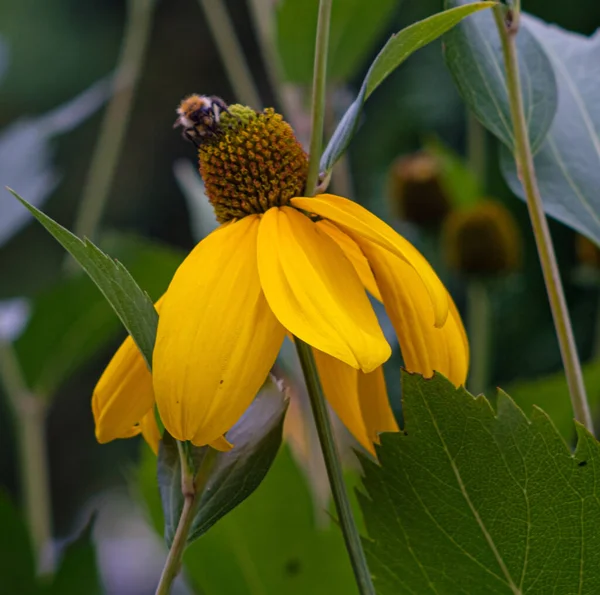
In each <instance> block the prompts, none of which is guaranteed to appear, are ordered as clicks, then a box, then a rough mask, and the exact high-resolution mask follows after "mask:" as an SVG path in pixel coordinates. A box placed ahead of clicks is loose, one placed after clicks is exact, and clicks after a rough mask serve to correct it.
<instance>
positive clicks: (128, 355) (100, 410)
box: [92, 337, 154, 444]
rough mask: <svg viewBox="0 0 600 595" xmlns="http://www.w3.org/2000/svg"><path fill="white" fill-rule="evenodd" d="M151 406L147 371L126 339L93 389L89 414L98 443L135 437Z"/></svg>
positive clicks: (135, 349)
mask: <svg viewBox="0 0 600 595" xmlns="http://www.w3.org/2000/svg"><path fill="white" fill-rule="evenodd" d="M153 405H154V391H153V390H152V376H151V375H150V370H148V367H147V366H146V362H145V361H144V358H143V357H142V354H141V353H140V350H139V349H138V348H137V345H136V344H135V343H134V342H133V339H132V338H131V337H127V339H125V341H124V342H123V343H122V344H121V346H120V347H119V349H117V351H116V353H115V355H114V356H113V358H112V359H111V360H110V362H109V364H108V366H106V369H105V370H104V373H103V374H102V376H101V377H100V380H98V383H97V384H96V388H94V393H93V396H92V411H93V413H94V422H95V424H96V438H97V440H98V442H100V443H101V444H104V443H105V442H110V441H111V440H115V439H116V438H130V437H131V436H135V435H136V434H139V433H140V428H139V426H137V424H138V423H139V422H140V420H141V419H142V418H143V417H144V415H146V413H148V411H151V410H152V407H153Z"/></svg>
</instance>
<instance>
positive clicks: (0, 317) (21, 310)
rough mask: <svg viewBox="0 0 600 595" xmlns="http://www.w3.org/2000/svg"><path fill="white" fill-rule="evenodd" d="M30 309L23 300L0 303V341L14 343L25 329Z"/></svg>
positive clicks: (16, 299)
mask: <svg viewBox="0 0 600 595" xmlns="http://www.w3.org/2000/svg"><path fill="white" fill-rule="evenodd" d="M30 314H31V307H30V304H29V301H28V300H26V299H25V298H13V299H10V300H1V301H0V341H9V342H13V341H16V339H17V338H18V337H20V336H21V333H22V332H23V330H24V329H25V326H26V325H27V322H28V320H29V316H30Z"/></svg>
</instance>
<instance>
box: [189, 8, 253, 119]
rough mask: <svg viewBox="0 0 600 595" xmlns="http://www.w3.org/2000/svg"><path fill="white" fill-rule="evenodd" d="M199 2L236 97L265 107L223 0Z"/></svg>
mask: <svg viewBox="0 0 600 595" xmlns="http://www.w3.org/2000/svg"><path fill="white" fill-rule="evenodd" d="M198 2H199V3H200V6H201V7H202V9H203V10H204V14H205V15H206V20H207V21H208V26H209V27H210V30H211V33H212V35H213V38H214V40H215V43H216V44H217V49H218V50H219V55H220V56H221V60H222V61H223V66H224V67H225V70H226V71H227V77H228V79H229V83H230V85H231V87H232V89H233V92H234V94H235V97H236V99H237V101H239V102H240V103H243V104H244V105H248V106H250V107H252V108H254V109H257V110H260V109H262V102H261V100H260V94H259V92H258V89H257V87H256V85H255V83H254V80H253V78H252V75H251V74H250V68H249V67H248V63H247V62H246V58H245V57H244V51H243V50H242V46H241V45H240V42H239V40H238V38H237V35H236V33H235V29H234V27H233V23H232V22H231V19H230V18H229V14H228V12H227V9H226V8H225V4H224V3H223V0H198Z"/></svg>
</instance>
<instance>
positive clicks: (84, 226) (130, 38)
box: [74, 0, 156, 239]
mask: <svg viewBox="0 0 600 595" xmlns="http://www.w3.org/2000/svg"><path fill="white" fill-rule="evenodd" d="M155 4H156V0H129V17H128V19H127V24H126V28H125V33H124V37H123V43H122V46H121V53H120V56H119V64H118V67H117V74H116V76H115V80H114V83H113V85H114V95H113V97H112V99H111V100H110V102H109V104H108V107H107V108H106V113H105V114H104V119H103V121H102V126H101V129H100V137H99V138H98V142H97V143H96V147H95V149H94V154H93V157H92V163H91V165H90V169H89V172H88V176H87V180H86V183H85V187H84V192H83V197H82V199H81V204H80V207H79V212H78V213H77V218H76V220H75V225H74V233H75V235H77V236H79V237H84V236H85V237H88V238H90V239H93V238H94V235H95V234H96V232H97V229H98V225H99V223H100V221H101V219H102V214H103V212H104V208H105V206H106V202H107V200H108V194H109V192H110V189H111V187H112V183H113V179H114V177H115V172H116V169H117V164H118V163H119V159H120V157H121V152H122V149H123V144H124V140H125V132H126V130H127V124H128V122H129V118H130V115H131V110H132V107H133V99H134V96H135V92H136V89H137V85H138V82H139V79H140V74H141V72H142V65H143V62H144V56H145V54H146V47H147V45H148V39H149V37H150V30H151V26H152V14H153V10H154V6H155Z"/></svg>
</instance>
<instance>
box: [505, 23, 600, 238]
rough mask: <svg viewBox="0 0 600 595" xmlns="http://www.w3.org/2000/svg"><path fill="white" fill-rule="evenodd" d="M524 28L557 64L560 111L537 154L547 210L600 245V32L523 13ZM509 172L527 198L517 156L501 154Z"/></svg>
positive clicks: (514, 186)
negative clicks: (563, 26)
mask: <svg viewBox="0 0 600 595" xmlns="http://www.w3.org/2000/svg"><path fill="white" fill-rule="evenodd" d="M522 23H523V27H524V28H525V29H526V30H527V31H528V32H530V34H532V36H533V37H535V39H536V40H537V41H538V42H539V44H540V45H541V46H542V48H543V49H544V51H545V52H546V54H547V55H548V57H549V59H550V62H551V63H552V65H553V67H554V71H555V73H556V79H557V83H558V96H559V100H558V111H557V113H556V117H555V118H554V121H553V123H552V126H551V128H550V130H549V132H548V135H547V136H546V138H545V142H544V144H543V145H542V147H541V148H540V150H539V151H538V152H537V154H536V155H535V158H534V164H535V171H536V175H537V179H538V185H539V188H540V193H541V195H542V199H543V202H544V210H545V211H546V213H548V215H550V216H551V217H554V218H555V219H558V220H559V221H561V222H562V223H564V224H565V225H568V226H569V227H571V228H573V229H576V230H577V231H579V232H580V233H582V234H583V235H585V236H587V237H588V238H590V240H592V241H593V242H595V243H596V244H598V245H600V193H599V192H598V189H599V188H600V136H599V132H598V131H599V130H600V110H598V105H600V87H599V86H598V85H597V84H592V83H591V81H598V80H599V78H600V32H596V33H595V34H594V35H593V36H592V37H585V36H583V35H579V34H578V33H572V32H570V31H565V30H564V29H561V28H560V27H557V26H555V25H548V24H546V23H544V22H543V21H540V20H539V19H536V18H534V17H531V16H528V15H524V16H523V18H522ZM501 163H502V170H503V173H504V176H505V178H506V180H507V182H508V184H509V186H510V187H511V189H512V190H513V192H515V194H517V195H518V196H520V197H521V198H524V196H525V195H524V192H523V187H522V186H521V183H520V181H519V179H518V176H517V171H516V167H515V163H514V159H513V158H512V155H510V154H509V153H508V151H503V152H502V156H501Z"/></svg>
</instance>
